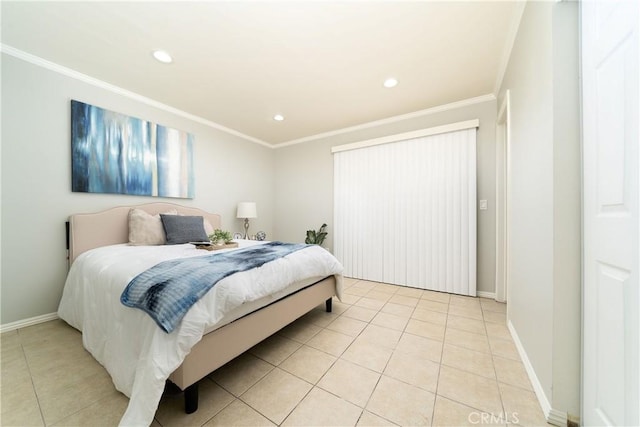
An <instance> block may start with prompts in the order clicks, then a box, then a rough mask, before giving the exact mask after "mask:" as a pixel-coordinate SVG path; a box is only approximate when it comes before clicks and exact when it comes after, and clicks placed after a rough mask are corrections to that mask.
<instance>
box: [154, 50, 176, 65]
mask: <svg viewBox="0 0 640 427" xmlns="http://www.w3.org/2000/svg"><path fill="white" fill-rule="evenodd" d="M153 57H154V58H156V59H157V60H158V61H160V62H162V63H164V64H170V63H172V62H173V58H172V57H171V55H169V53H167V52H166V51H164V50H154V51H153Z"/></svg>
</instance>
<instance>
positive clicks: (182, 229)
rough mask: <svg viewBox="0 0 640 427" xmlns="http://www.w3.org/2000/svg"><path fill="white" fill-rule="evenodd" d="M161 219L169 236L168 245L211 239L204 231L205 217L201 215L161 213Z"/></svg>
mask: <svg viewBox="0 0 640 427" xmlns="http://www.w3.org/2000/svg"><path fill="white" fill-rule="evenodd" d="M160 219H161V220H162V225H163V227H164V232H165V234H166V236H167V245H179V244H182V243H189V242H208V241H209V237H208V236H207V233H206V232H205V231H204V218H203V217H201V216H186V215H185V216H182V215H164V214H160Z"/></svg>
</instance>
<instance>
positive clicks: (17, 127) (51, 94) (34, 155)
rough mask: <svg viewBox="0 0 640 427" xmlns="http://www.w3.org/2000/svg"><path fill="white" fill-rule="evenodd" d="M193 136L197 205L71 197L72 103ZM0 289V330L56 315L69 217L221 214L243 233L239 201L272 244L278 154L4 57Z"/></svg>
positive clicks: (119, 197) (227, 226) (229, 226)
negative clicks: (168, 211)
mask: <svg viewBox="0 0 640 427" xmlns="http://www.w3.org/2000/svg"><path fill="white" fill-rule="evenodd" d="M71 99H76V100H79V101H82V102H86V103H89V104H93V105H97V106H100V107H103V108H106V109H109V110H112V111H116V112H120V113H124V114H128V115H131V116H135V117H139V118H143V119H147V120H151V121H153V122H155V123H159V124H162V125H166V126H170V127H174V128H177V129H181V130H185V131H188V132H191V133H193V134H194V135H195V140H196V142H195V147H194V157H195V185H196V193H195V194H196V196H195V198H194V199H193V200H187V199H160V198H151V197H135V196H123V195H112V194H89V193H72V192H71V142H70V141H71V138H70V100H71ZM2 114H3V115H2V156H1V160H2V181H1V182H2V250H1V254H2V283H1V293H0V297H1V317H0V323H2V324H7V323H10V322H14V321H18V320H23V319H28V318H31V317H35V316H39V315H44V314H48V313H52V312H55V311H57V307H58V303H59V301H60V296H61V292H62V287H63V285H64V280H65V277H66V272H67V261H66V249H65V224H64V223H65V220H66V218H67V217H68V215H69V214H72V213H77V212H93V211H98V210H101V209H105V208H108V207H112V206H116V205H130V204H138V203H149V202H153V201H158V200H167V201H170V202H174V203H181V204H184V205H190V206H197V207H200V208H203V209H205V210H208V211H211V212H217V213H220V214H222V224H223V228H225V229H227V230H231V231H241V229H242V222H241V220H237V219H236V218H235V207H236V203H237V202H238V201H242V200H252V201H255V202H257V204H258V218H257V219H255V220H252V222H251V230H252V231H258V230H264V231H265V232H266V233H267V235H268V236H270V237H271V236H272V235H273V228H272V224H273V215H274V210H273V200H274V198H275V195H274V181H273V170H274V150H272V149H270V148H266V147H263V146H260V145H258V144H255V143H253V142H247V141H245V140H243V139H241V138H239V137H236V136H232V135H229V134H226V133H224V132H222V131H219V130H216V129H214V128H212V127H208V126H206V125H203V124H201V123H198V122H194V121H191V120H188V119H186V118H184V117H181V116H178V115H176V114H172V113H169V112H167V111H164V110H162V109H159V108H154V107H151V106H149V105H147V104H144V103H142V102H139V101H135V100H133V99H131V98H129V97H125V96H122V95H118V94H115V93H113V92H110V91H107V90H105V89H102V88H99V87H97V86H93V85H90V84H87V83H84V82H82V81H80V80H77V79H73V78H70V77H68V76H66V75H63V74H60V73H57V72H54V71H51V70H49V69H45V68H43V67H40V66H37V65H34V64H32V63H29V62H25V61H23V60H21V59H18V58H16V57H13V56H10V55H7V54H3V55H2Z"/></svg>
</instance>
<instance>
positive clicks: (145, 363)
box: [58, 241, 342, 425]
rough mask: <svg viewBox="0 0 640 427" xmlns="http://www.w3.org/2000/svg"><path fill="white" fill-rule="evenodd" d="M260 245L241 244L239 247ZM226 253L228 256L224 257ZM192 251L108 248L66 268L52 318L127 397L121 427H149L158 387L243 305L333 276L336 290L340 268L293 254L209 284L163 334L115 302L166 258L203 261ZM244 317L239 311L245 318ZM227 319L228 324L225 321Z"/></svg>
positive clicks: (328, 260) (317, 253)
mask: <svg viewBox="0 0 640 427" xmlns="http://www.w3.org/2000/svg"><path fill="white" fill-rule="evenodd" d="M260 243H261V242H255V241H241V242H240V247H241V248H242V247H247V246H251V245H254V244H260ZM224 251H228V250H224ZM208 254H210V252H208V251H203V250H198V249H195V247H194V246H193V245H190V244H186V245H164V246H128V245H124V244H123V245H114V246H105V247H102V248H97V249H93V250H90V251H87V252H85V253H83V254H82V255H80V256H79V257H78V258H77V259H76V260H75V261H74V263H73V265H72V266H71V269H70V271H69V275H68V277H67V282H66V284H65V288H64V292H63V295H62V300H61V302H60V306H59V308H58V315H59V316H60V318H62V319H63V320H65V321H66V322H67V323H69V324H70V325H71V326H73V327H75V328H77V329H79V330H81V331H82V340H83V343H84V347H85V348H86V349H87V350H88V351H89V352H90V353H91V354H92V355H93V356H94V357H95V358H96V360H97V361H98V362H100V363H101V364H102V365H103V366H104V367H105V368H106V369H107V371H108V372H109V374H110V375H111V378H112V379H113V383H114V384H115V387H116V388H117V389H118V390H119V391H121V392H122V393H124V394H125V395H127V396H129V398H130V401H129V406H128V408H127V411H126V412H125V414H124V416H123V418H122V419H121V421H120V425H149V424H151V422H152V421H153V417H154V415H155V412H156V410H157V407H158V403H159V401H160V398H161V396H162V391H163V389H164V385H165V381H166V379H167V378H168V377H169V375H170V374H171V373H172V372H173V371H174V370H176V369H177V368H178V366H180V364H181V363H182V361H183V360H184V358H185V357H186V355H187V354H188V353H189V351H190V350H191V348H192V347H193V346H194V345H195V344H196V343H197V342H198V341H200V339H201V338H202V335H203V333H204V331H205V330H207V331H209V330H212V329H214V328H215V327H216V326H219V325H217V324H218V323H219V322H221V321H222V323H224V322H228V321H230V320H229V318H230V316H229V314H230V313H231V315H233V313H232V312H233V311H234V310H236V311H238V312H241V311H242V309H243V305H245V306H246V304H249V303H252V302H255V301H258V300H260V299H262V300H264V301H265V302H266V303H268V302H269V298H265V297H267V296H268V295H271V294H280V293H281V292H282V291H283V290H284V289H285V288H287V287H289V286H291V285H292V284H295V283H298V282H303V283H304V281H305V279H308V278H316V277H326V276H330V275H336V283H337V294H338V297H340V296H341V295H340V292H341V289H342V276H341V273H342V266H341V265H340V263H339V262H338V261H337V260H336V259H335V258H334V257H333V256H332V255H331V254H330V253H329V252H327V251H326V250H325V249H323V248H321V247H319V246H310V247H308V248H305V249H302V250H299V251H296V252H294V253H292V254H289V255H288V256H286V257H284V258H280V259H277V260H275V261H272V262H270V263H267V264H265V265H263V266H262V267H259V268H256V269H253V270H248V271H245V272H242V273H236V274H234V275H232V276H229V277H227V278H225V279H223V280H221V281H220V282H218V284H216V285H215V286H214V287H213V288H212V289H211V290H210V291H209V292H208V293H207V294H206V295H205V296H204V297H203V298H202V299H200V300H199V301H198V302H197V303H196V304H195V305H194V306H193V307H191V309H190V310H189V311H188V312H187V314H186V316H185V317H184V318H183V320H182V322H181V323H180V325H179V326H178V327H177V328H176V329H175V330H174V331H173V332H172V333H170V334H167V333H165V332H164V331H162V330H161V329H160V328H159V327H158V326H157V325H156V323H155V322H154V321H153V319H151V317H150V316H149V315H147V314H146V313H145V312H143V311H142V310H139V309H134V308H129V307H125V306H124V305H123V304H122V303H121V302H120V295H121V294H122V291H123V290H124V288H125V287H126V286H127V284H128V283H129V282H130V281H131V280H132V279H133V278H134V277H135V276H137V275H138V274H139V273H141V272H143V271H144V270H146V269H148V268H150V267H152V266H153V265H155V264H157V263H159V262H162V261H165V260H168V259H173V258H183V257H191V256H202V255H208ZM245 311H246V310H245ZM231 318H232V317H231Z"/></svg>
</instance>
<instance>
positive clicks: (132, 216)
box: [129, 208, 178, 246]
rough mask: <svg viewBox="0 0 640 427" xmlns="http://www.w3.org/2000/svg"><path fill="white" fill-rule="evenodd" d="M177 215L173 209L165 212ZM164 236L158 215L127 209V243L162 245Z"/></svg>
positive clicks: (164, 239) (164, 240) (164, 241)
mask: <svg viewBox="0 0 640 427" xmlns="http://www.w3.org/2000/svg"><path fill="white" fill-rule="evenodd" d="M165 214H166V215H178V211H176V210H175V209H173V210H170V211H168V212H166V213H165ZM165 243H166V237H165V235H164V228H163V227H162V221H161V220H160V215H159V214H156V215H151V214H149V213H147V212H145V211H143V210H142V209H136V208H133V209H131V210H129V244H130V245H134V246H142V245H145V246H152V245H164V244H165Z"/></svg>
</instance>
